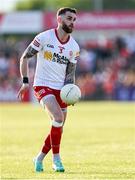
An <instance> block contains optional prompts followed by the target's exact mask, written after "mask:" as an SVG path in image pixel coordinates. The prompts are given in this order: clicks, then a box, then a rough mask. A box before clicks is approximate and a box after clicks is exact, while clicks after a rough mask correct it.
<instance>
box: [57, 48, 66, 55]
mask: <svg viewBox="0 0 135 180" xmlns="http://www.w3.org/2000/svg"><path fill="white" fill-rule="evenodd" d="M58 47H59V49H60V51H59V53H60V54H62V53H63V50H64V49H65V48H64V47H61V46H58Z"/></svg>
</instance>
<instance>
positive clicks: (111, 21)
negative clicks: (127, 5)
mask: <svg viewBox="0 0 135 180" xmlns="http://www.w3.org/2000/svg"><path fill="white" fill-rule="evenodd" d="M56 26H57V22H56V14H55V13H51V12H49V13H45V14H44V27H45V28H47V29H48V28H53V27H56ZM76 29H77V30H94V29H135V11H134V12H98V13H96V12H80V13H78V17H77V22H76Z"/></svg>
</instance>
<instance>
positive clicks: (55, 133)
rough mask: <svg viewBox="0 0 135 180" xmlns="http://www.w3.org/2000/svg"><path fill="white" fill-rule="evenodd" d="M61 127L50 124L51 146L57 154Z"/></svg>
mask: <svg viewBox="0 0 135 180" xmlns="http://www.w3.org/2000/svg"><path fill="white" fill-rule="evenodd" d="M61 134H62V127H54V126H52V128H51V132H50V136H51V146H52V152H53V154H58V153H59V150H60V141H61Z"/></svg>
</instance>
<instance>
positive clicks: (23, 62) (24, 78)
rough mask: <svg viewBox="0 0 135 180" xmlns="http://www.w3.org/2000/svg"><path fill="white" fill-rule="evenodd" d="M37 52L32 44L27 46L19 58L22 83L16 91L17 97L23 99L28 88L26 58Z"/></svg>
mask: <svg viewBox="0 0 135 180" xmlns="http://www.w3.org/2000/svg"><path fill="white" fill-rule="evenodd" d="M37 53H38V51H37V50H35V49H34V48H33V47H32V46H28V48H27V49H26V50H25V51H24V53H23V55H22V57H21V59H20V74H21V77H22V81H23V84H22V86H21V88H20V90H19V92H18V98H20V99H23V96H24V94H25V92H26V91H27V90H28V88H29V79H28V60H29V59H30V58H31V57H33V56H35V55H36V54H37Z"/></svg>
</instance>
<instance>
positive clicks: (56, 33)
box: [55, 29, 70, 44]
mask: <svg viewBox="0 0 135 180" xmlns="http://www.w3.org/2000/svg"><path fill="white" fill-rule="evenodd" d="M55 35H56V37H57V39H58V41H59V42H60V43H61V44H66V43H67V42H68V41H69V39H70V35H69V36H68V38H67V40H66V41H65V42H63V41H61V40H60V39H59V37H58V32H57V29H55Z"/></svg>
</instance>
